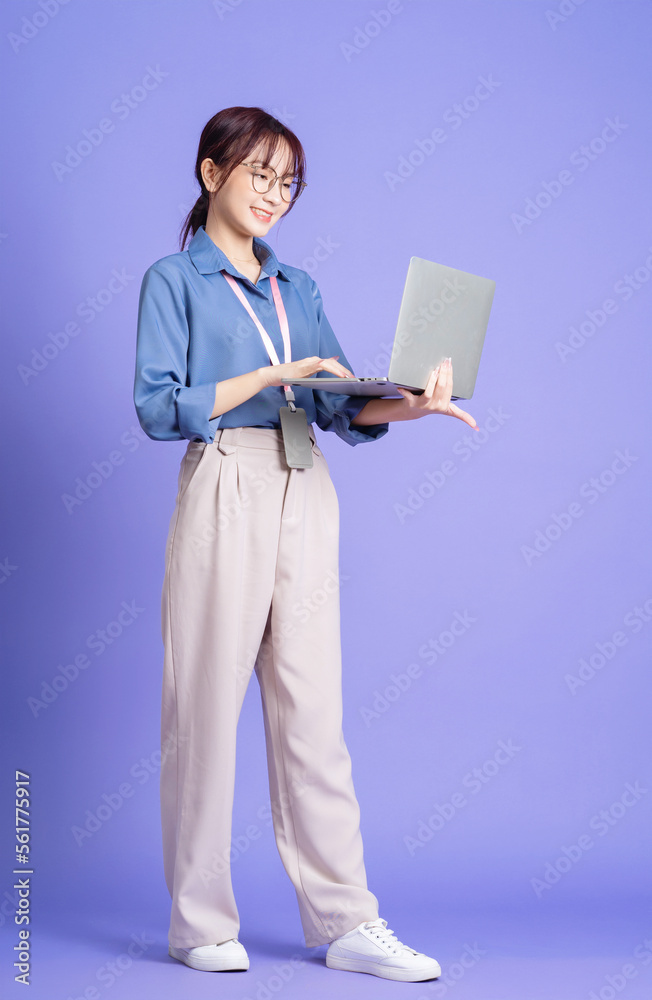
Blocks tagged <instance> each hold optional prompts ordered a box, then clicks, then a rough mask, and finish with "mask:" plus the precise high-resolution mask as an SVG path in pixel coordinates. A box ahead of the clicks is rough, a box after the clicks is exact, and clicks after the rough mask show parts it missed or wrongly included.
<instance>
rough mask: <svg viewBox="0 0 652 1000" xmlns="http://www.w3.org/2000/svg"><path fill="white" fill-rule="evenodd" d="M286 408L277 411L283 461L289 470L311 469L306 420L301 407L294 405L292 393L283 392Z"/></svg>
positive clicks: (310, 444)
mask: <svg viewBox="0 0 652 1000" xmlns="http://www.w3.org/2000/svg"><path fill="white" fill-rule="evenodd" d="M285 398H286V399H287V401H288V403H287V406H282V407H281V408H280V410H279V411H278V415H279V417H280V420H281V431H282V433H283V445H284V447H285V461H286V462H287V464H288V468H290V469H312V441H311V440H310V435H309V434H308V418H307V416H306V411H305V410H304V409H303V408H302V407H301V406H295V405H294V393H293V392H292V390H291V389H286V390H285Z"/></svg>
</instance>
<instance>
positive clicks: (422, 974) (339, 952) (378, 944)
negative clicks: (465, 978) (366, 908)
mask: <svg viewBox="0 0 652 1000" xmlns="http://www.w3.org/2000/svg"><path fill="white" fill-rule="evenodd" d="M326 965H327V966H328V968H329V969H344V970H345V971H347V972H368V973H370V974H371V975H372V976H380V977H381V978H382V979H395V980H398V981H399V982H402V983H420V982H422V981H423V980H424V979H436V977H437V976H440V975H441V967H440V965H439V962H436V961H435V959H434V958H429V957H428V956H427V955H423V954H422V953H421V952H420V951H415V950H414V948H408V946H407V945H406V944H403V942H402V941H399V940H398V938H397V937H396V935H395V934H394V933H393V932H392V931H391V930H390V929H389V927H388V926H387V921H386V920H383V919H382V917H378V919H377V920H367V921H365V922H363V923H361V924H358V926H357V927H355V928H354V929H353V930H352V931H349V932H348V933H347V934H343V935H342V937H339V938H336V940H335V941H331V943H330V945H329V946H328V951H327V952H326Z"/></svg>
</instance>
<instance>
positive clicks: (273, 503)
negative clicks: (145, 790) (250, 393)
mask: <svg viewBox="0 0 652 1000" xmlns="http://www.w3.org/2000/svg"><path fill="white" fill-rule="evenodd" d="M309 430H310V437H311V442H312V454H313V467H312V468H311V469H288V467H287V465H286V462H285V453H284V450H283V439H282V434H281V431H280V429H279V430H276V429H273V428H263V427H235V428H223V429H218V431H217V433H216V435H215V440H214V441H213V442H211V443H210V444H205V443H203V442H192V441H190V442H188V446H187V449H186V452H185V454H184V456H183V459H182V461H181V467H180V470H179V481H178V493H177V498H176V503H175V509H174V512H173V514H172V518H171V520H170V528H169V533H168V539H167V545H166V553H165V576H164V582H163V590H162V600H161V620H162V635H163V645H164V668H163V685H162V711H161V755H162V764H161V776H160V792H161V820H162V833H163V858H164V867H165V879H166V883H167V886H168V889H169V892H170V895H171V897H172V907H171V916H170V928H169V941H170V944H172V945H173V946H176V947H185V948H188V947H195V946H198V945H207V944H220V943H221V942H223V941H226V940H228V939H229V938H232V937H236V936H237V934H238V931H239V927H240V921H239V916H238V910H237V906H236V902H235V898H234V894H233V887H232V883H231V872H230V864H229V855H230V849H231V835H232V811H233V798H234V787H235V757H236V727H237V723H238V718H239V715H240V710H241V707H242V702H243V699H244V695H245V692H246V689H247V685H248V682H249V678H250V675H251V673H252V671H255V673H256V676H257V680H258V684H259V687H260V693H261V701H262V710H263V719H264V727H265V742H266V755H267V767H268V777H269V793H270V801H271V807H272V819H273V827H274V835H275V838H276V845H277V848H278V852H279V855H280V857H281V860H282V862H283V865H284V867H285V870H286V871H287V873H288V875H289V877H290V879H291V881H292V883H293V886H294V888H295V891H296V895H297V901H298V905H299V913H300V918H301V923H302V928H303V933H304V938H305V944H306V946H307V947H315V946H317V945H320V944H326V943H328V942H330V941H332V940H334V939H335V938H336V937H339V936H340V935H341V934H345V933H346V932H347V931H348V930H351V929H352V928H354V927H355V926H357V924H359V923H360V922H362V921H363V920H374V919H376V918H377V917H378V900H377V898H376V896H374V895H373V893H371V892H370V891H369V889H368V888H367V879H366V872H365V866H364V861H363V845H362V837H361V833H360V825H359V820H360V810H359V805H358V802H357V799H356V795H355V791H354V786H353V780H352V773H351V758H350V756H349V752H348V749H347V746H346V743H345V740H344V736H343V732H342V660H341V644H340V595H339V504H338V498H337V494H336V491H335V487H334V485H333V482H332V480H331V477H330V472H329V469H328V465H327V462H326V459H325V458H324V456H323V454H322V452H321V450H320V448H319V447H318V446H317V444H316V443H315V435H314V431H313V429H312V426H310V427H309ZM270 919H273V914H270Z"/></svg>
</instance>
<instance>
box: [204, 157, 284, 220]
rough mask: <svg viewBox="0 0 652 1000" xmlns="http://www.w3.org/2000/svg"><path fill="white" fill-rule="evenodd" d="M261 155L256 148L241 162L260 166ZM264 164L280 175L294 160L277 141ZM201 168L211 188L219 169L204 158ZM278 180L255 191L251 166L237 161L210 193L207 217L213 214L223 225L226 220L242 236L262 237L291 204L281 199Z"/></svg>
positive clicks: (208, 187)
mask: <svg viewBox="0 0 652 1000" xmlns="http://www.w3.org/2000/svg"><path fill="white" fill-rule="evenodd" d="M260 156H261V151H260V149H259V148H256V149H254V150H253V152H252V153H250V154H249V155H248V156H246V157H245V158H244V162H245V163H259V164H260V165H261V166H262V160H261V159H260ZM267 165H268V166H270V167H272V169H273V170H275V171H276V173H277V174H278V176H279V178H281V177H284V176H286V175H287V174H288V173H290V172H291V171H292V168H293V166H294V163H293V160H292V158H291V154H290V149H289V146H287V144H286V143H280V144H279V148H278V149H277V151H276V153H275V154H274V156H273V158H272V160H271V162H270V163H269V164H267ZM201 169H202V176H203V178H204V183H205V185H206V187H207V189H208V190H209V191H211V190H212V188H213V187H214V185H215V183H216V180H217V178H218V177H219V172H218V170H217V168H216V167H215V164H214V163H213V161H212V160H209V159H206V160H204V161H203V163H202V165H201ZM279 183H280V181H279V182H277V183H276V184H275V185H274V187H273V188H272V190H271V191H267V192H266V193H259V192H258V191H255V190H254V187H253V184H252V168H251V167H244V166H242V164H239V165H238V166H237V167H235V168H234V169H233V170H232V171H231V174H230V175H229V177H228V178H227V180H226V183H225V184H224V185H223V186H222V187H221V188H220V190H219V191H216V192H214V193H212V194H211V199H210V207H209V217H210V215H211V214H214V215H215V216H217V218H218V219H219V221H220V222H221V223H222V224H224V223H226V224H227V225H228V226H229V227H230V228H232V229H234V230H235V231H236V232H238V233H239V234H241V235H246V236H263V235H264V234H265V233H267V232H268V230H269V229H270V228H271V227H272V226H273V225H274V223H275V222H277V221H278V220H279V219H280V218H281V216H282V215H284V214H285V212H287V210H288V208H289V207H290V206H289V203H288V202H286V201H283V199H282V198H281V192H280V190H279ZM257 210H259V211H257ZM261 213H262V214H261Z"/></svg>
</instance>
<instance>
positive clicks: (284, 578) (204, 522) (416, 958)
mask: <svg viewBox="0 0 652 1000" xmlns="http://www.w3.org/2000/svg"><path fill="white" fill-rule="evenodd" d="M195 173H196V178H197V181H198V183H199V185H200V187H201V195H200V196H199V198H198V199H197V202H196V204H195V206H194V208H193V209H192V211H191V212H190V214H189V216H188V218H187V220H186V223H185V231H184V232H183V235H182V238H181V243H180V245H181V250H180V252H178V253H173V254H170V255H168V256H166V257H162V258H161V259H160V260H157V261H156V262H155V263H154V264H152V266H151V267H150V268H149V269H148V270H147V271H146V273H145V275H144V278H143V282H142V287H141V294H140V303H139V314H138V337H137V352H136V354H137V356H136V374H135V384H134V402H135V407H136V411H137V413H138V418H139V420H140V423H141V426H142V427H143V429H144V430H145V431H146V433H147V434H148V435H149V437H150V438H152V439H154V440H157V441H173V440H183V439H187V441H188V444H187V447H186V451H185V453H184V456H183V459H182V461H181V466H180V470H179V479H178V493H177V498H176V504H175V508H174V512H173V514H172V518H171V521H170V527H169V534H168V540H167V545H166V553H165V575H164V582H163V591H162V602H161V611H162V635H163V644H164V667H163V692H162V724H161V737H162V748H163V754H162V756H163V762H162V767H161V816H162V827H163V852H164V866H165V876H166V881H167V885H168V889H169V891H170V895H171V897H172V911H171V919H170V930H169V945H170V947H169V953H170V955H171V956H172V957H174V958H176V959H178V960H179V961H181V962H184V963H185V964H186V965H188V966H190V967H191V968H193V969H199V970H205V971H218V970H227V969H247V968H248V967H249V959H248V956H247V953H246V951H245V949H244V947H243V945H242V944H241V943H240V942H239V941H238V938H237V933H238V930H239V926H240V925H239V918H238V911H237V908H236V904H235V900H234V896H233V890H232V884H231V876H230V866H229V858H230V848H231V818H232V807H233V793H234V776H235V747H236V726H237V722H238V717H239V714H240V709H241V706H242V701H243V698H244V695H245V691H246V688H247V684H248V682H249V679H250V676H251V673H252V671H255V672H256V675H257V679H258V683H259V685H260V691H261V698H262V706H263V717H264V726H265V739H266V747H267V762H268V771H269V789H270V797H271V804H272V816H273V824H274V833H275V837H276V844H277V847H278V851H279V854H280V856H281V859H282V861H283V865H284V866H285V869H286V871H287V873H288V875H289V876H290V879H291V880H292V883H293V885H294V888H295V890H296V894H297V900H298V905H299V912H300V916H301V921H302V927H303V932H304V937H305V943H306V947H309V948H311V947H315V946H317V945H321V944H328V945H329V948H328V951H327V955H326V964H327V966H329V968H334V969H345V970H349V971H354V972H368V973H372V974H373V975H377V976H381V977H383V978H386V979H394V980H402V981H409V982H414V981H420V980H425V979H430V978H433V977H436V976H438V975H439V974H440V971H441V970H440V967H439V965H438V963H437V962H436V961H435V960H434V959H432V958H428V957H427V956H426V955H423V954H421V953H419V952H417V951H415V950H414V949H412V948H408V947H407V946H405V945H403V944H402V943H401V942H400V941H399V940H398V939H397V938H396V936H395V935H394V934H393V933H392V931H391V930H390V929H389V928H388V927H387V921H386V920H384V919H382V918H381V917H379V914H378V900H377V898H376V897H375V896H374V895H373V894H372V893H371V892H370V891H369V889H368V888H367V881H366V873H365V867H364V862H363V848H362V839H361V835H360V828H359V818H360V812H359V806H358V802H357V799H356V796H355V792H354V788H353V783H352V777H351V759H350V757H349V753H348V749H347V746H346V744H345V741H344V737H343V734H342V693H341V649H340V617H339V616H340V606H339V588H338V584H339V570H338V546H339V520H338V518H339V508H338V499H337V495H336V492H335V489H334V486H333V483H332V481H331V478H330V474H329V469H328V465H327V463H326V459H325V458H324V456H323V454H322V452H321V450H320V449H319V447H318V446H317V444H316V440H315V434H314V430H313V427H312V424H313V423H316V424H317V425H318V426H319V427H320V428H321V429H322V430H330V431H334V432H335V433H336V434H337V435H338V436H339V437H341V438H342V439H343V440H345V441H346V442H347V443H348V444H350V445H356V444H359V443H363V442H366V441H375V440H378V439H379V438H380V437H382V436H383V435H384V434H386V433H387V431H388V424H389V422H390V421H394V420H411V419H414V418H418V417H423V416H427V415H431V414H435V413H439V414H449V415H451V416H455V417H458V418H460V419H462V420H464V421H465V422H466V423H468V424H470V425H471V426H475V421H474V420H473V417H471V416H470V415H469V414H467V413H464V411H462V410H460V409H459V408H458V407H456V406H455V405H454V404H452V403H451V401H450V397H451V387H452V371H451V367H450V364H443V365H441V366H440V368H439V369H437V370H435V371H433V372H432V375H431V377H430V380H429V382H428V385H427V387H426V390H425V392H424V393H423V395H420V396H415V395H413V394H412V393H410V392H408V391H407V390H406V391H402V392H401V395H402V397H403V398H402V399H398V398H389V399H380V398H374V399H368V398H365V397H360V396H348V395H346V379H347V377H350V376H351V375H352V373H351V371H350V367H349V364H348V362H347V359H346V357H345V356H344V354H343V352H342V349H341V347H340V345H339V343H338V341H337V339H336V337H335V334H334V333H333V330H332V329H331V326H330V324H329V322H328V320H327V318H326V316H325V314H324V311H323V305H322V299H321V295H320V293H319V289H318V287H317V285H316V283H315V282H314V280H313V279H312V278H311V277H310V276H309V275H308V274H307V272H306V271H303V270H301V269H300V268H297V267H292V266H290V265H288V264H281V263H280V262H279V261H278V259H277V257H276V255H275V253H274V251H273V250H272V249H271V247H270V246H269V245H268V244H267V243H266V242H265V241H264V240H263V239H262V237H263V236H264V235H266V234H267V233H268V232H269V230H270V229H271V227H272V226H273V225H274V224H275V223H276V222H277V221H278V220H279V219H280V218H281V217H282V216H283V215H285V214H286V213H288V212H289V211H290V210H291V209H292V208H293V207H294V205H295V203H296V200H297V198H298V197H299V195H300V194H301V191H302V190H303V188H304V186H305V181H304V173H305V157H304V152H303V149H302V147H301V144H300V142H299V140H298V139H297V137H296V136H295V135H294V133H293V132H291V131H290V130H289V129H287V128H286V127H285V126H284V125H283V124H282V123H281V122H279V121H278V120H277V119H275V118H273V117H271V116H270V115H269V114H267V113H266V112H265V111H263V110H261V109H260V108H244V107H234V108H226V109H225V110H223V111H220V112H219V113H218V114H216V115H215V116H214V117H213V118H211V120H210V121H209V122H208V123H207V125H206V126H205V128H204V130H203V132H202V134H201V138H200V141H199V150H198V155H197V162H196V170H195ZM190 231H192V234H193V236H192V239H191V240H190V243H189V245H188V248H187V249H185V250H184V249H183V248H184V246H185V244H186V241H187V238H188V235H189V233H190ZM320 372H325V373H328V374H335V375H338V376H341V377H342V394H336V393H332V392H328V391H316V390H313V389H312V388H308V387H304V386H301V387H295V390H294V396H295V399H294V400H293V399H292V393H291V392H290V391H285V390H284V388H283V387H284V385H285V384H286V382H287V380H288V379H289V378H297V377H303V376H309V375H315V374H317V376H318V373H320ZM281 410H284V413H283V414H281ZM300 410H305V418H304V419H303V421H302V420H301V413H300V412H299V411H300ZM288 415H289V416H288ZM285 417H288V418H289V419H290V420H291V422H292V428H293V429H292V430H291V431H287V450H286V438H285V436H284V431H283V426H284V424H281V419H282V418H283V420H284V421H285ZM291 437H292V438H293V439H294V442H295V444H296V443H297V441H298V446H297V447H298V452H297V451H295V450H293V449H292V447H291V443H292V442H291V441H290V438H291ZM306 452H307V458H306ZM297 454H299V456H301V455H303V456H304V459H305V460H304V461H303V462H302V461H301V457H299V459H298V460H297V457H296V456H297Z"/></svg>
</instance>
